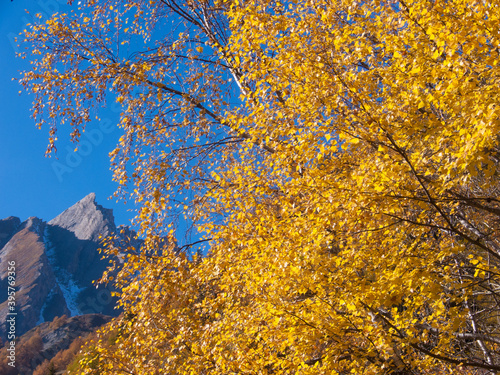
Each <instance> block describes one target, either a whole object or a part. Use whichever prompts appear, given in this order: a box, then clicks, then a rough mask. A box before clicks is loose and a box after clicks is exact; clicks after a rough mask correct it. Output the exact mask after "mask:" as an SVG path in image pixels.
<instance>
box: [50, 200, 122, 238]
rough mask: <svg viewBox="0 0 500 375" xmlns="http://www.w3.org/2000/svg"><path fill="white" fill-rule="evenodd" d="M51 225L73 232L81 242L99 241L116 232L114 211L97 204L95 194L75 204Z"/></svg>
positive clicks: (53, 220)
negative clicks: (102, 237)
mask: <svg viewBox="0 0 500 375" xmlns="http://www.w3.org/2000/svg"><path fill="white" fill-rule="evenodd" d="M49 224H50V225H53V226H58V227H61V228H64V229H67V230H69V231H70V232H73V233H74V234H75V236H76V237H77V238H78V239H80V240H90V241H99V237H100V236H106V235H108V234H110V233H111V232H115V231H116V226H115V218H114V216H113V210H111V209H107V208H104V207H102V206H101V205H99V204H97V202H96V200H95V193H90V194H89V195H87V196H86V197H85V198H83V199H82V200H80V201H79V202H77V203H75V204H74V205H73V206H71V207H70V208H68V209H67V210H65V211H64V212H62V213H61V214H60V215H58V216H57V217H55V218H54V219H52V220H51V221H49Z"/></svg>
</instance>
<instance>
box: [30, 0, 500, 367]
mask: <svg viewBox="0 0 500 375" xmlns="http://www.w3.org/2000/svg"><path fill="white" fill-rule="evenodd" d="M498 5H499V4H497V2H495V1H490V2H488V1H479V0H478V1H471V0H450V1H446V2H445V1H439V0H437V1H428V0H413V1H411V0H408V1H395V0H390V1H376V0H368V1H359V2H357V1H352V0H335V1H326V0H292V1H265V0H245V1H243V0H241V1H240V0H232V1H230V0H227V1H224V0H219V1H215V2H211V1H207V0H191V1H187V2H182V3H181V2H177V1H175V0H159V1H158V0H151V1H125V2H117V1H111V0H108V1H89V2H88V3H86V4H85V8H84V9H83V10H81V13H82V15H81V16H67V15H56V16H55V17H53V18H52V19H51V20H49V21H48V22H47V23H46V24H43V25H38V26H34V27H33V28H32V29H31V30H30V31H29V32H28V34H27V38H28V40H29V42H30V43H32V44H34V45H35V47H34V49H35V50H36V51H38V53H40V54H41V57H40V58H39V59H38V60H36V61H35V63H34V64H35V65H34V68H33V70H32V71H30V72H27V73H26V74H25V77H24V79H23V81H22V83H23V84H24V85H25V87H26V88H27V89H29V90H31V91H32V92H34V93H35V95H36V96H35V105H34V108H35V117H37V119H38V121H39V124H40V125H41V124H42V122H44V119H46V118H48V119H51V120H54V121H55V119H58V121H60V120H62V121H63V122H64V120H68V121H70V122H71V124H72V128H73V133H72V134H73V137H74V139H75V140H76V139H78V137H79V135H80V133H81V131H84V126H85V125H84V124H85V122H86V121H87V120H88V118H89V117H88V116H89V113H90V111H91V107H92V106H94V105H96V104H98V103H101V102H102V101H103V100H104V96H105V93H106V91H107V90H108V89H109V90H111V91H112V92H113V95H115V96H114V98H115V100H116V101H117V102H118V103H121V104H122V106H123V112H122V114H121V122H120V124H119V126H120V128H121V129H122V130H123V136H122V138H121V142H120V144H119V145H118V147H117V148H116V150H115V151H113V152H112V155H111V156H112V160H113V167H114V170H115V178H116V180H117V181H119V182H120V184H121V186H122V187H123V189H129V190H128V191H130V194H131V196H132V197H133V198H134V199H135V201H136V203H137V204H138V206H139V209H140V211H139V213H138V217H137V223H138V225H139V226H140V233H139V234H140V235H141V236H143V238H145V243H144V245H143V247H142V249H141V250H137V249H133V248H129V249H124V248H123V246H122V244H120V242H119V241H118V242H117V241H110V242H109V244H108V252H110V253H114V254H116V255H119V256H120V257H125V263H124V265H123V266H122V267H121V268H120V270H119V271H117V272H118V276H117V280H116V282H117V285H118V287H120V288H121V304H122V306H123V308H124V311H125V315H124V317H123V318H121V319H118V320H116V321H115V322H114V323H113V330H114V331H113V332H118V334H117V335H116V337H115V340H113V342H111V343H109V342H108V343H102V342H97V343H93V344H92V346H91V350H90V349H89V351H88V355H87V356H86V357H84V360H82V370H81V371H82V373H96V374H97V373H99V374H121V373H123V374H169V373H175V374H304V375H305V374H336V373H338V374H347V373H355V374H381V373H388V374H389V373H399V374H403V373H404V374H436V373H463V374H469V373H470V374H474V373H482V371H483V372H484V371H500V330H499V324H500V322H499V321H498V316H499V312H500V307H499V305H498V301H499V298H500V295H499V293H498V291H499V285H500V280H499V270H498V265H499V263H500V262H499V260H500V243H499V241H498V240H499V237H498V222H499V219H500V204H499V203H500V201H499V200H498V191H499V189H500V181H499V172H498V170H497V165H498V163H499V158H500V146H499V137H498V134H499V130H500V122H499V114H500V105H499V95H500V91H499V90H498V83H499V72H500V70H499V59H500V50H499V47H500V38H499V35H500V34H499V33H500V23H499V18H500V7H498ZM85 12H88V13H85ZM78 17H79V18H78ZM172 22H173V23H172ZM166 25H170V27H168V28H167V27H166ZM148 43H153V44H152V46H149V44H148ZM142 44H144V48H143V49H140V48H136V47H138V46H139V45H142ZM124 45H125V46H126V48H128V49H126V48H125V47H123V46H124ZM148 46H149V47H148ZM132 47H133V48H134V53H130V49H131V48H132ZM124 48H125V49H124ZM138 51H140V52H138ZM497 107H498V108H497ZM43 116H45V117H43ZM55 124H56V122H54V123H53V125H52V128H51V136H52V137H51V143H50V146H49V148H50V149H52V148H53V147H54V142H53V141H54V139H55V134H56V128H55V127H56V125H55ZM181 212H182V213H184V214H186V215H188V216H189V217H190V219H191V220H193V221H194V222H195V223H197V224H196V225H197V227H198V228H199V229H200V230H201V231H203V232H204V233H205V235H206V239H208V238H210V239H211V242H210V249H209V255H208V256H206V257H203V258H201V257H196V256H194V257H189V256H188V255H187V253H186V252H185V251H183V249H179V248H176V247H175V246H174V241H173V240H170V241H167V243H165V241H162V237H164V236H165V235H166V234H167V233H169V231H170V229H171V225H172V224H171V223H172V220H174V219H175V218H176V217H177V215H179V213H181ZM125 247H126V246H125ZM111 274H112V272H110V273H109V274H108V275H105V277H104V278H103V280H105V281H106V280H109V281H111V277H110V276H109V275H111Z"/></svg>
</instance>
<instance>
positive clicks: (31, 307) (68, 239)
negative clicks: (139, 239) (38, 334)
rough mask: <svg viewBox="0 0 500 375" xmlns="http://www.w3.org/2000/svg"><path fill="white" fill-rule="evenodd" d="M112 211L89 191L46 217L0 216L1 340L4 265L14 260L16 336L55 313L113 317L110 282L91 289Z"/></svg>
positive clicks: (0, 330)
mask: <svg viewBox="0 0 500 375" xmlns="http://www.w3.org/2000/svg"><path fill="white" fill-rule="evenodd" d="M116 230H117V228H116V224H115V222H114V216H113V210H112V209H107V208H104V207H103V206H101V205H99V204H98V203H97V201H96V196H95V193H90V194H88V195H87V196H85V197H84V198H82V199H81V200H79V201H78V202H76V203H75V204H74V205H72V206H71V207H69V208H68V209H66V210H64V211H63V212H62V213H61V214H59V215H57V216H56V217H55V218H53V219H52V220H50V221H48V222H46V221H44V220H42V219H40V218H37V217H29V218H28V219H27V220H25V221H22V222H21V220H20V219H19V218H17V217H15V216H10V217H8V218H5V219H2V220H0V290H2V291H5V292H4V293H2V294H0V337H1V338H2V341H5V339H6V332H7V323H6V320H7V314H8V312H9V310H8V299H7V290H8V272H9V270H8V267H7V266H8V264H9V262H15V291H16V293H15V312H16V314H17V315H15V317H16V324H15V328H16V336H21V335H22V334H23V333H25V332H27V331H28V330H30V329H32V328H34V327H35V326H37V325H38V324H40V323H43V322H45V321H51V320H53V319H54V318H55V317H56V316H61V315H67V316H68V317H72V316H77V315H83V314H89V313H94V314H96V313H98V314H104V315H111V316H117V315H118V314H119V311H118V310H116V309H114V306H115V303H116V298H114V297H112V294H111V292H112V289H111V288H110V287H100V288H97V289H96V288H95V286H94V285H93V284H92V282H93V280H96V279H98V278H100V276H101V275H102V272H103V271H104V270H105V269H106V267H107V265H108V264H109V263H108V261H106V260H103V259H101V258H102V257H101V255H100V254H99V252H98V249H99V246H100V239H101V236H102V237H105V236H108V235H110V234H111V233H114V232H116Z"/></svg>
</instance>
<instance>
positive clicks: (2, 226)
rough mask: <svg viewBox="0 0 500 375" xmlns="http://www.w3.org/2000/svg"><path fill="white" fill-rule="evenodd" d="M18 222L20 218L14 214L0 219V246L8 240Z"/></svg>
mask: <svg viewBox="0 0 500 375" xmlns="http://www.w3.org/2000/svg"><path fill="white" fill-rule="evenodd" d="M20 224H21V220H20V219H19V218H18V217H15V216H10V217H8V218H7V219H3V220H0V248H2V247H3V246H4V245H5V244H6V243H7V242H9V240H10V239H11V237H12V236H13V235H14V233H16V229H17V228H18V227H19V225H20Z"/></svg>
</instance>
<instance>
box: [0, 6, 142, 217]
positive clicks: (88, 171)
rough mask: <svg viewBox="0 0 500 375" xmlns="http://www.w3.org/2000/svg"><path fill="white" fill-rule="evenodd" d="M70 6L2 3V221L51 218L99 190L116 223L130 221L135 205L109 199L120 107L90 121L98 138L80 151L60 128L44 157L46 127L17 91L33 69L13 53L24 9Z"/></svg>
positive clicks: (60, 9) (101, 201) (35, 10)
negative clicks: (52, 150) (53, 152)
mask: <svg viewBox="0 0 500 375" xmlns="http://www.w3.org/2000/svg"><path fill="white" fill-rule="evenodd" d="M68 8H69V6H67V5H65V1H61V0H14V1H12V2H11V1H8V0H2V1H0V51H1V54H0V87H1V88H0V219H2V218H5V217H8V216H11V215H12V216H18V217H20V218H21V220H25V219H27V218H28V217H29V216H37V217H39V218H41V219H44V220H46V221H48V220H50V219H52V218H54V217H55V216H57V215H58V214H59V213H61V212H62V211H63V210H65V209H66V208H68V207H69V206H71V205H72V204H74V203H75V202H77V201H78V200H80V199H81V198H83V197H84V196H85V195H87V194H89V193H90V192H95V193H96V195H97V201H98V203H99V204H101V205H103V206H104V207H107V208H112V209H113V211H114V214H115V221H116V223H117V224H128V223H129V220H130V219H131V218H132V217H133V213H132V212H130V211H129V210H130V208H133V206H130V207H126V206H125V205H124V204H123V202H119V203H116V201H115V199H112V200H108V197H110V196H111V195H112V193H113V192H114V191H115V188H116V184H115V183H113V182H112V181H111V177H112V174H111V171H110V170H109V158H108V152H109V151H111V150H112V149H113V147H114V146H115V145H116V143H117V140H118V138H119V130H118V129H117V128H116V127H115V126H113V125H114V124H115V123H116V120H117V114H116V108H115V111H113V108H105V109H103V111H102V112H101V113H100V117H101V118H102V119H103V120H106V121H107V122H104V123H101V124H99V123H93V124H91V126H90V127H89V129H93V130H94V131H93V132H91V133H92V134H93V136H94V137H93V138H92V139H91V140H86V143H85V145H83V144H82V147H81V149H80V150H79V151H78V152H77V153H75V152H73V151H72V150H73V149H74V145H72V144H71V143H70V142H69V141H68V136H67V134H68V129H64V128H61V129H60V130H61V131H60V134H59V139H60V140H59V143H58V144H57V147H58V154H57V157H58V159H55V158H54V157H52V158H46V157H44V153H45V149H46V146H47V140H48V129H47V128H45V129H42V130H38V129H37V128H36V127H35V125H34V121H33V119H31V117H30V114H31V113H30V106H31V100H32V98H31V97H30V95H28V94H26V93H24V92H23V93H22V94H19V91H20V90H21V89H22V88H21V86H20V85H19V83H18V82H15V81H12V78H13V77H20V74H19V73H20V72H21V71H22V70H25V69H27V68H29V62H28V61H27V60H21V59H18V58H16V57H15V45H16V44H15V43H14V42H13V40H12V39H13V37H14V36H16V35H18V34H19V32H21V31H22V30H23V29H24V28H25V24H26V22H30V18H29V16H28V15H27V14H26V11H25V10H27V11H28V12H30V13H31V14H33V15H34V14H36V13H43V14H44V15H47V16H48V15H50V14H52V13H54V12H56V11H58V12H63V11H67V10H68ZM74 8H76V2H75V5H74ZM108 124H109V125H108ZM84 146H86V147H84Z"/></svg>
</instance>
